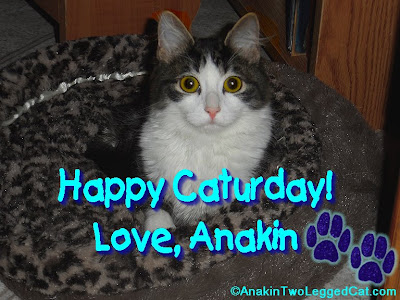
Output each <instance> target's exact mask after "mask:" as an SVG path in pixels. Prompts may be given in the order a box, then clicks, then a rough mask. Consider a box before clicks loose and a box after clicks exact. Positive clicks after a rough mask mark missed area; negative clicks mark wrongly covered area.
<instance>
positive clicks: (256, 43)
mask: <svg viewBox="0 0 400 300" xmlns="http://www.w3.org/2000/svg"><path fill="white" fill-rule="evenodd" d="M259 35H260V25H259V23H258V18H257V15H256V14H255V13H248V14H246V15H245V16H243V17H242V18H241V19H240V20H239V21H238V22H237V23H236V24H235V26H233V28H232V29H231V31H229V32H228V34H227V36H226V38H225V46H228V47H230V48H231V49H233V51H235V52H236V53H237V54H238V55H239V56H241V57H243V58H244V59H246V60H247V61H248V62H250V63H256V62H258V61H259V60H260V39H259Z"/></svg>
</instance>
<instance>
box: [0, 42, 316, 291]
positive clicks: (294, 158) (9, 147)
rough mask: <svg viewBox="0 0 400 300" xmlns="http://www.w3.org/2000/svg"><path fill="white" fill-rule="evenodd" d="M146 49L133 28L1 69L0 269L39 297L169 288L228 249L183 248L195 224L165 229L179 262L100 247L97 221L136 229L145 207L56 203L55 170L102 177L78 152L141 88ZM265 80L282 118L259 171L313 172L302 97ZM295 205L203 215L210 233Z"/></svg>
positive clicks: (312, 143) (149, 51) (107, 231)
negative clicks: (104, 251)
mask: <svg viewBox="0 0 400 300" xmlns="http://www.w3.org/2000/svg"><path fill="white" fill-rule="evenodd" d="M153 46H154V45H153V44H152V43H149V42H148V40H147V39H146V38H145V37H141V36H116V37H103V38H89V39H83V40H79V41H73V42H68V43H63V44H58V45H55V46H53V47H50V48H47V49H45V50H43V51H39V52H35V53H33V54H31V55H29V56H27V57H25V58H24V59H22V60H21V61H19V62H17V63H15V64H13V65H10V66H8V67H7V68H5V69H3V70H2V71H1V73H0V99H1V106H0V123H2V124H3V126H1V130H0V157H1V161H0V176H1V177H0V178H1V179H0V199H1V201H0V220H1V222H0V273H1V274H2V275H3V276H4V277H6V278H11V279H12V280H15V281H20V282H23V283H24V285H25V286H26V287H27V288H28V289H30V290H37V291H40V292H41V293H43V294H46V295H55V294H57V293H61V294H62V293H71V292H78V293H87V294H113V293H121V292H126V291H132V290H137V289H143V288H146V287H155V286H160V285H167V284H169V283H171V282H174V281H177V280H179V279H182V278H187V277H189V276H191V275H192V274H194V273H198V272H201V271H202V270H204V269H207V268H210V267H211V266H213V265H214V264H216V263H219V262H221V261H223V260H225V259H227V258H229V257H231V256H233V255H234V254H232V253H230V252H227V253H225V254H218V255H214V254H212V253H210V252H209V251H208V250H207V251H206V250H205V249H203V248H200V249H199V251H198V252H197V253H196V252H193V251H189V250H187V249H188V245H189V237H190V236H191V235H192V234H193V233H194V230H195V227H193V228H192V227H190V228H189V227H185V228H179V229H177V230H176V231H175V232H174V233H173V234H174V237H175V242H176V243H178V244H180V245H182V246H183V248H184V249H186V251H185V256H184V258H183V259H182V260H176V259H174V258H168V257H163V256H161V255H159V254H157V253H155V252H150V253H149V254H148V255H147V256H143V255H141V254H139V253H138V252H137V251H132V252H129V253H127V254H125V255H121V254H118V253H115V252H114V253H113V254H111V255H100V254H99V253H97V252H96V251H95V239H94V233H93V226H92V224H93V222H98V223H99V224H102V227H103V232H104V236H105V237H110V236H111V233H112V232H113V231H114V230H116V229H119V228H141V225H142V223H143V221H144V214H143V212H142V211H136V212H134V213H132V212H130V211H128V210H127V209H126V208H125V207H123V206H122V205H121V206H115V207H114V210H113V211H112V212H110V211H108V210H106V209H105V208H104V207H101V206H93V205H89V204H88V203H87V202H86V201H84V202H83V203H82V204H77V203H75V202H74V201H72V200H70V201H68V202H67V204H66V205H61V204H60V203H59V202H58V201H57V197H58V193H59V189H60V186H59V183H60V180H59V169H60V168H64V169H65V170H66V171H67V173H68V174H74V170H75V169H80V170H81V171H82V172H83V173H84V175H85V178H84V180H85V181H88V180H91V179H94V178H104V177H106V175H105V174H104V173H103V172H102V171H101V170H100V169H99V167H98V166H96V164H95V163H94V162H93V161H91V160H89V159H87V158H86V157H85V156H84V155H83V154H84V153H85V151H86V149H87V144H88V143H89V141H90V140H91V139H93V138H94V137H95V136H96V135H97V134H99V133H100V132H101V131H102V130H103V129H104V127H105V126H106V124H107V120H108V118H109V116H110V111H111V110H112V109H113V107H116V106H120V105H127V104H130V103H134V102H135V100H137V99H139V97H141V87H142V86H143V85H144V82H145V80H146V78H147V77H146V75H141V74H142V73H139V74H138V73H132V72H142V71H148V70H149V62H150V61H151V58H152V57H153V49H154V47H153ZM106 74H113V75H112V76H111V78H109V76H108V77H107V76H106ZM121 74H131V76H126V77H123V76H122V75H121ZM83 79H88V80H83ZM115 79H119V80H115ZM270 80H271V84H272V87H273V91H274V92H273V101H272V103H273V110H274V113H275V117H276V119H277V120H278V122H276V123H275V125H274V126H275V127H274V136H273V142H272V143H271V145H270V148H269V150H268V151H269V154H270V157H271V161H270V164H269V165H266V166H264V167H265V168H264V174H263V176H264V177H265V178H267V177H269V176H271V175H275V174H276V171H277V168H278V167H284V168H285V170H286V171H287V173H288V180H291V179H295V178H301V177H304V178H307V179H315V178H317V177H318V176H319V164H320V160H319V157H320V143H319V140H318V137H317V134H316V129H315V126H314V125H313V123H312V121H311V120H310V116H309V114H308V113H307V112H306V110H305V109H304V108H303V106H302V105H301V104H300V102H299V101H298V99H296V98H295V97H294V96H293V95H292V94H291V93H290V92H288V91H287V90H286V89H285V88H284V87H283V86H282V85H281V84H280V83H279V82H277V81H276V80H275V79H274V78H273V77H272V76H271V78H270ZM61 83H64V84H61ZM65 83H76V84H75V85H72V84H70V85H66V84H65ZM60 84H61V85H60ZM60 90H61V91H62V92H60V93H58V94H56V93H53V94H51V93H50V92H51V91H60ZM292 210H293V208H292V206H291V205H289V204H287V203H281V204H279V205H278V204H272V203H270V202H268V201H267V200H262V201H261V203H259V204H258V205H256V206H243V205H240V204H237V202H234V204H232V205H231V206H230V208H229V209H222V210H221V213H220V214H219V215H217V216H215V217H213V218H208V219H207V220H206V223H207V224H208V227H209V228H210V230H212V229H213V228H216V227H219V228H228V229H230V230H231V231H233V232H237V231H239V230H242V229H249V228H254V227H255V222H256V220H257V219H262V220H264V221H265V222H266V225H267V226H268V225H269V224H271V221H272V220H274V219H276V218H284V217H287V216H288V215H290V214H291V212H292ZM105 242H107V241H105Z"/></svg>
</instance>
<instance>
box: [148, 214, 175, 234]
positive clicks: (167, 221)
mask: <svg viewBox="0 0 400 300" xmlns="http://www.w3.org/2000/svg"><path fill="white" fill-rule="evenodd" d="M144 228H145V230H149V231H151V232H153V231H155V230H156V229H158V228H166V229H175V228H176V227H175V224H174V221H172V218H171V216H170V215H169V213H167V212H166V211H165V210H162V209H160V210H159V211H155V210H152V209H149V210H148V211H146V221H145V223H144Z"/></svg>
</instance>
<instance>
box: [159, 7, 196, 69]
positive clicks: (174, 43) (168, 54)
mask: <svg viewBox="0 0 400 300" xmlns="http://www.w3.org/2000/svg"><path fill="white" fill-rule="evenodd" d="M193 43H194V40H193V37H192V36H191V34H190V33H189V31H188V30H187V29H186V27H185V25H183V24H182V22H181V21H180V20H179V19H178V18H177V17H176V16H175V15H174V14H173V13H171V12H169V11H164V12H163V13H162V14H161V17H160V20H159V21H158V49H157V58H158V59H159V60H160V61H163V62H166V63H168V62H170V61H171V60H172V59H173V58H175V57H177V56H178V55H180V54H182V53H183V52H184V51H185V50H186V49H187V48H188V47H189V46H190V45H193Z"/></svg>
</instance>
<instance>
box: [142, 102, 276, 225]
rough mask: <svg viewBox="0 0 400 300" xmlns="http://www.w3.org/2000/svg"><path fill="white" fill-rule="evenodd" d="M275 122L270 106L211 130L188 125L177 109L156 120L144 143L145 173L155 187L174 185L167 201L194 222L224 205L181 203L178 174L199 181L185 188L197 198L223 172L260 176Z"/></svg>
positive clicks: (181, 217) (183, 218) (177, 214)
mask: <svg viewBox="0 0 400 300" xmlns="http://www.w3.org/2000/svg"><path fill="white" fill-rule="evenodd" d="M271 123H272V117H271V112H270V108H269V106H267V107H265V108H263V109H261V110H256V111H254V110H253V111H251V110H249V111H248V112H246V113H243V114H242V116H241V117H240V119H238V120H237V121H236V122H234V123H233V124H231V125H230V126H228V127H225V128H222V129H218V130H208V131H207V130H202V129H199V128H195V127H193V126H192V125H190V124H188V123H187V122H186V120H185V119H184V118H183V117H181V116H180V114H179V111H178V109H177V107H175V106H173V105H171V106H168V107H167V108H166V109H165V110H164V111H162V112H155V113H153V114H152V115H151V116H150V118H149V120H148V121H147V123H146V124H145V125H144V128H143V131H142V134H141V138H140V145H141V148H142V159H143V161H144V167H145V172H146V175H147V176H148V177H149V179H150V180H152V181H153V182H157V181H158V180H159V178H160V177H163V178H165V179H166V180H167V181H168V183H169V188H168V192H167V194H166V197H165V199H164V201H170V202H171V203H172V204H173V207H174V217H175V219H176V220H177V221H179V222H183V223H193V222H195V221H198V220H199V218H201V217H202V216H203V215H204V214H205V213H212V212H214V211H216V210H217V209H218V208H219V207H220V206H218V205H217V206H215V205H214V206H209V205H206V204H204V203H202V202H201V201H200V202H199V203H198V204H197V205H187V204H184V203H181V202H180V201H178V200H177V199H176V197H175V196H174V194H173V191H172V182H173V179H174V177H175V175H176V174H177V173H178V172H179V171H181V170H182V169H189V170H191V171H192V172H193V173H195V174H196V176H197V180H196V181H192V180H187V181H186V182H185V183H184V185H183V186H182V188H181V191H182V192H183V193H184V194H190V193H191V192H196V193H197V192H198V188H199V185H200V183H201V182H202V181H204V180H207V179H212V178H217V177H218V175H219V174H221V170H222V169H223V168H226V169H228V170H229V172H230V173H231V175H232V176H233V177H239V178H240V179H242V180H243V182H247V181H248V180H249V179H250V178H251V177H252V176H253V175H254V170H255V168H256V167H258V165H259V163H260V160H261V159H262V157H263V154H264V151H265V149H266V147H267V144H268V142H269V140H270V137H271V127H272V124H271Z"/></svg>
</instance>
